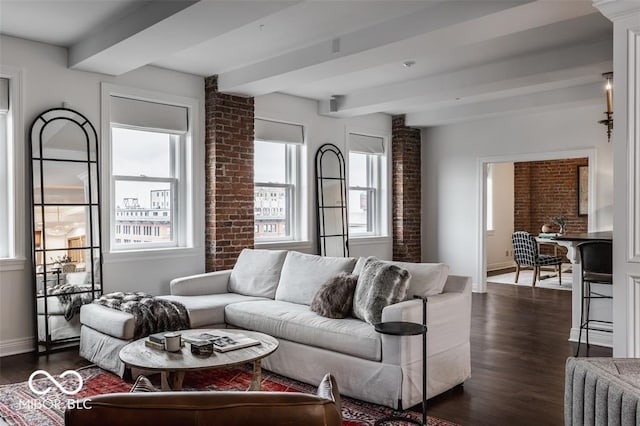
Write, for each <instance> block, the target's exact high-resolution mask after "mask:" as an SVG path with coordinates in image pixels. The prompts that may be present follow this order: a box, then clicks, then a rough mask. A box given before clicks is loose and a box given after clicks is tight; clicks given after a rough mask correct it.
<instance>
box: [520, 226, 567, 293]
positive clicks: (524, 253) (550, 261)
mask: <svg viewBox="0 0 640 426" xmlns="http://www.w3.org/2000/svg"><path fill="white" fill-rule="evenodd" d="M511 241H512V243H513V259H514V260H515V262H516V283H517V282H518V279H519V278H520V270H521V269H525V268H527V269H528V268H533V282H532V283H531V286H532V287H535V286H536V280H540V267H541V266H555V267H556V270H557V272H558V280H559V281H560V283H562V256H551V255H548V254H540V252H539V250H538V242H537V241H536V239H535V238H534V237H533V235H531V234H529V233H528V232H526V231H516V232H514V233H513V234H512V235H511Z"/></svg>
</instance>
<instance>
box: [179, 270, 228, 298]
mask: <svg viewBox="0 0 640 426" xmlns="http://www.w3.org/2000/svg"><path fill="white" fill-rule="evenodd" d="M230 276H231V270H227V271H216V272H208V273H206V274H198V275H191V276H188V277H182V278H176V279H174V280H171V282H170V283H169V287H170V288H171V294H172V295H174V296H204V295H207V294H220V293H226V292H227V284H228V283H229V277H230Z"/></svg>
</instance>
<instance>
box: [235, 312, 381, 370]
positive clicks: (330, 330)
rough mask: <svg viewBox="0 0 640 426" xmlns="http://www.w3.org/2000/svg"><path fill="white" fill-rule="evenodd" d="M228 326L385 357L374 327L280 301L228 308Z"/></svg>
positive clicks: (376, 358)
mask: <svg viewBox="0 0 640 426" xmlns="http://www.w3.org/2000/svg"><path fill="white" fill-rule="evenodd" d="M225 315H226V319H227V323H228V324H230V325H232V326H235V327H240V328H246V329H248V330H255V331H259V332H262V333H266V334H269V335H271V336H273V337H275V338H278V339H284V340H289V341H292V342H296V343H301V344H304V345H309V346H315V347H319V348H323V349H328V350H331V351H336V352H340V353H343V354H347V355H352V356H355V357H358V358H364V359H368V360H372V361H380V360H381V357H382V349H381V341H380V335H379V334H378V333H377V332H376V331H375V329H374V328H373V326H372V325H370V324H367V323H366V322H363V321H360V320H358V319H355V318H345V319H332V318H326V317H323V316H320V315H318V314H316V313H315V312H312V311H311V309H310V308H309V306H306V305H300V304H297V303H289V302H283V301H278V300H268V301H256V302H246V303H244V302H242V303H234V304H231V305H227V307H226V308H225Z"/></svg>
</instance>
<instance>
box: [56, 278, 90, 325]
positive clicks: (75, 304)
mask: <svg viewBox="0 0 640 426" xmlns="http://www.w3.org/2000/svg"><path fill="white" fill-rule="evenodd" d="M78 292H85V293H78ZM47 293H48V294H50V295H52V296H53V295H55V296H57V297H58V300H59V301H60V305H61V306H62V308H63V309H64V319H65V320H67V321H71V320H72V319H73V317H74V316H76V315H77V314H79V313H80V308H81V307H82V305H84V304H86V303H91V301H92V300H93V292H91V285H90V284H89V285H87V284H58V285H54V286H52V287H49V288H48V289H47Z"/></svg>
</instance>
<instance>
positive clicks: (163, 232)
mask: <svg viewBox="0 0 640 426" xmlns="http://www.w3.org/2000/svg"><path fill="white" fill-rule="evenodd" d="M149 200H150V201H151V205H148V204H147V205H144V204H141V200H140V199H138V198H126V197H124V198H121V199H120V200H119V201H118V202H117V204H116V229H115V241H116V243H118V244H129V243H155V242H166V241H168V240H171V191H170V190H167V189H159V190H151V191H149Z"/></svg>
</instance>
